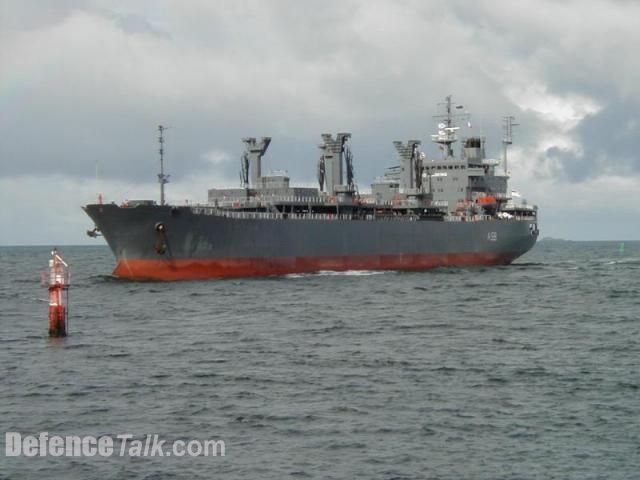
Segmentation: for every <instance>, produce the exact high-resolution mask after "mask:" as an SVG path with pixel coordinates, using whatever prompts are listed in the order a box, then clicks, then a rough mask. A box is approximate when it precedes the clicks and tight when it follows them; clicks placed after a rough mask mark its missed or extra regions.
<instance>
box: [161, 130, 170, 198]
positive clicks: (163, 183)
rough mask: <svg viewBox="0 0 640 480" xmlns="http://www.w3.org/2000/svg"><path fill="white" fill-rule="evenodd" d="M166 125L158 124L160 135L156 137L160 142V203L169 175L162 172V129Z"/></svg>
mask: <svg viewBox="0 0 640 480" xmlns="http://www.w3.org/2000/svg"><path fill="white" fill-rule="evenodd" d="M166 129H167V127H163V126H162V125H158V132H160V136H159V137H158V143H159V144H160V149H159V150H158V152H160V173H159V174H158V183H159V184H160V205H164V204H165V202H164V186H165V185H166V184H167V183H169V177H170V176H171V175H165V174H164V131H165V130H166Z"/></svg>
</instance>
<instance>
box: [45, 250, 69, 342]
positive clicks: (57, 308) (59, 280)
mask: <svg viewBox="0 0 640 480" xmlns="http://www.w3.org/2000/svg"><path fill="white" fill-rule="evenodd" d="M68 300H69V265H67V263H66V262H65V261H64V260H63V259H62V257H61V256H60V254H59V253H58V250H57V249H55V248H54V249H53V251H52V252H51V259H50V260H49V336H50V337H66V336H67V316H68V314H69V311H68V309H67V303H68Z"/></svg>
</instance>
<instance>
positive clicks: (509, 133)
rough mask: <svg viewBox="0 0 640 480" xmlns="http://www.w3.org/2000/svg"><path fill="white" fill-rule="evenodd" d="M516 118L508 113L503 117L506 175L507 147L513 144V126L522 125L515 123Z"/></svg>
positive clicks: (505, 170)
mask: <svg viewBox="0 0 640 480" xmlns="http://www.w3.org/2000/svg"><path fill="white" fill-rule="evenodd" d="M515 119H516V117H514V116H513V115H507V116H504V117H502V128H503V130H504V136H503V137H502V162H503V163H504V175H505V176H507V175H508V174H509V173H508V171H507V148H508V147H509V145H511V144H513V127H517V126H518V125H520V124H519V123H514V122H513V121H514V120H515Z"/></svg>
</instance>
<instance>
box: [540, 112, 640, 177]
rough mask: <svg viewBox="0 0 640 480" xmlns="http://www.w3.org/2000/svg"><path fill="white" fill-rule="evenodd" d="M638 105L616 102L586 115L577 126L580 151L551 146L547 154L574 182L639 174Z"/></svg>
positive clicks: (639, 125)
mask: <svg viewBox="0 0 640 480" xmlns="http://www.w3.org/2000/svg"><path fill="white" fill-rule="evenodd" d="M638 111H640V105H639V104H638V103H636V102H624V103H623V102H620V101H618V102H616V103H612V104H610V105H608V106H607V107H606V108H604V109H603V110H602V111H601V112H599V113H598V114H596V115H593V116H589V117H587V118H586V119H585V120H584V121H583V122H582V123H581V124H580V126H579V127H578V128H577V131H576V136H577V138H578V142H579V144H580V145H581V147H582V150H583V151H582V154H580V155H576V154H574V153H572V152H571V151H566V150H562V149H559V148H557V147H554V148H550V149H549V151H548V152H547V153H548V154H549V156H550V157H553V158H555V159H557V160H559V161H560V163H561V165H562V169H563V173H564V174H565V175H566V177H567V178H568V179H570V180H573V181H580V180H584V179H586V178H589V177H591V176H598V175H602V174H617V175H621V176H628V175H638V174H640V154H639V152H640V150H639V149H638V142H639V139H640V116H639V115H638Z"/></svg>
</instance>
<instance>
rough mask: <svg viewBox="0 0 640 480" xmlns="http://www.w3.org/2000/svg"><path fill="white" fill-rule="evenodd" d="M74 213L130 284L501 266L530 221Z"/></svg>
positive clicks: (527, 234)
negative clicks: (95, 232)
mask: <svg viewBox="0 0 640 480" xmlns="http://www.w3.org/2000/svg"><path fill="white" fill-rule="evenodd" d="M84 210H85V211H86V212H87V214H88V215H89V216H90V217H91V218H92V219H93V220H94V222H95V224H96V226H97V227H98V228H99V229H100V231H101V232H102V234H103V235H104V237H105V239H106V241H107V243H108V244H109V247H110V248H111V250H112V252H113V254H114V256H115V257H116V260H117V265H116V268H115V270H114V271H113V275H114V276H116V277H118V278H124V279H131V280H167V281H172V280H196V279H220V278H233V277H252V276H271V275H286V274H300V273H313V272H318V271H349V270H402V271H419V270H428V269H432V268H437V267H467V266H490V265H506V264H509V263H511V262H512V261H513V260H515V259H516V258H518V257H519V256H521V255H523V254H524V253H526V252H527V251H528V250H530V249H531V247H533V245H534V244H535V241H536V238H537V235H536V234H534V233H533V232H532V229H533V228H534V224H533V223H531V221H516V220H513V221H499V220H493V221H478V222H445V221H406V220H390V221H383V220H374V221H371V220H369V221H365V220H362V221H359V220H346V221H341V220H294V219H287V220H283V219H274V220H266V219H238V218H227V217H224V216H217V215H206V214H198V213H197V212H194V210H193V209H191V208H188V207H160V206H145V207H136V208H121V207H117V206H115V205H87V206H86V207H84ZM159 224H162V225H163V228H164V229H165V230H164V233H163V234H161V235H160V234H159V233H158V231H157V226H158V225H159ZM535 233H537V231H536V232H535ZM159 244H163V245H164V247H165V248H163V249H161V250H160V251H161V252H162V253H159V251H158V250H159V249H158V246H159Z"/></svg>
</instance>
